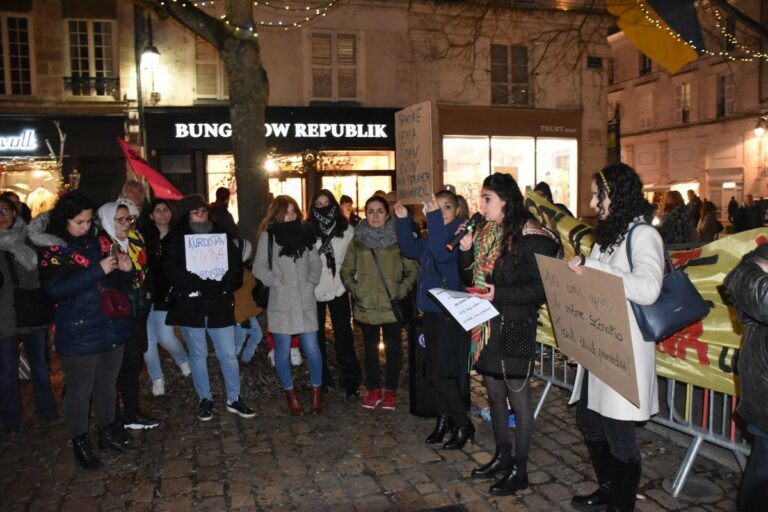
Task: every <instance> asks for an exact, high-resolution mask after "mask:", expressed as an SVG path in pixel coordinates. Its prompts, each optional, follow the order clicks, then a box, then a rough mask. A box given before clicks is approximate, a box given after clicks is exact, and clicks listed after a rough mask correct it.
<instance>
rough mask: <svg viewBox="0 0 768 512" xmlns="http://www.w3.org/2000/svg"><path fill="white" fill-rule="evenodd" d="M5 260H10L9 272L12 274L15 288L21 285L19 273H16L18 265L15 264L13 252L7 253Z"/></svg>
mask: <svg viewBox="0 0 768 512" xmlns="http://www.w3.org/2000/svg"><path fill="white" fill-rule="evenodd" d="M5 261H7V262H8V273H9V274H10V275H11V283H12V284H13V287H14V288H18V287H19V275H18V274H17V273H16V265H15V264H14V259H13V256H11V253H9V252H6V253H5Z"/></svg>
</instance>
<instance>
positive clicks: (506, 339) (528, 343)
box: [500, 317, 537, 359]
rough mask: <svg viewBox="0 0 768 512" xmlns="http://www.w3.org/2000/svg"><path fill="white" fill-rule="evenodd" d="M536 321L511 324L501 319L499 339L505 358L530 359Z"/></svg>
mask: <svg viewBox="0 0 768 512" xmlns="http://www.w3.org/2000/svg"><path fill="white" fill-rule="evenodd" d="M536 328H537V325H536V321H535V320H533V319H527V320H525V321H521V322H512V321H509V320H505V319H504V317H502V318H501V326H500V330H501V339H502V341H503V348H504V356H505V357H522V358H528V359H530V358H532V357H533V355H534V346H533V345H534V343H535V340H536Z"/></svg>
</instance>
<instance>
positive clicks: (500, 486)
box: [488, 462, 528, 496]
mask: <svg viewBox="0 0 768 512" xmlns="http://www.w3.org/2000/svg"><path fill="white" fill-rule="evenodd" d="M518 466H520V468H525V463H524V462H515V464H513V465H512V469H510V470H509V471H508V472H507V474H506V475H504V476H503V477H502V478H501V480H498V481H497V482H496V483H495V484H493V485H492V486H491V488H490V489H489V490H488V492H490V493H491V496H510V495H512V494H515V493H516V492H517V491H522V490H523V489H527V488H528V472H527V471H526V470H525V469H521V470H520V471H518V470H517V467H518Z"/></svg>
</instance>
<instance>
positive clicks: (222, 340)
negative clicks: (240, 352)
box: [181, 318, 240, 403]
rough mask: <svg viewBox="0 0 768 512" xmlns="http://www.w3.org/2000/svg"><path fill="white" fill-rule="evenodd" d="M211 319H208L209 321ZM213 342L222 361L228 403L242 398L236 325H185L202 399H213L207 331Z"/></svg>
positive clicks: (193, 374) (196, 384)
mask: <svg viewBox="0 0 768 512" xmlns="http://www.w3.org/2000/svg"><path fill="white" fill-rule="evenodd" d="M207 323H208V319H207V318H206V324H207ZM206 331H207V332H208V335H209V336H210V337H211V340H212V341H213V348H214V350H215V351H216V358H217V359H218V360H219V367H220V368H221V374H222V376H223V377H224V387H225V388H226V390H227V402H229V403H232V402H234V401H236V400H237V399H238V398H239V397H240V368H239V367H238V365H237V355H236V354H235V326H233V325H230V326H229V327H219V328H216V329H212V328H210V327H182V328H181V332H182V334H184V339H185V340H187V346H188V347H189V367H190V369H191V370H192V382H194V384H195V391H197V396H198V397H200V400H202V399H204V398H207V399H209V400H210V399H211V398H213V396H212V395H211V383H210V382H209V380H208V363H207V361H208V342H207V341H206V339H205V333H206Z"/></svg>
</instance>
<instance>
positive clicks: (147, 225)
mask: <svg viewBox="0 0 768 512" xmlns="http://www.w3.org/2000/svg"><path fill="white" fill-rule="evenodd" d="M159 204H164V205H165V206H167V207H168V209H169V210H171V224H170V226H173V204H172V203H171V202H170V201H169V200H168V199H163V198H162V197H156V198H154V199H153V200H152V201H151V202H150V203H149V205H148V206H147V207H145V208H144V209H142V210H141V213H140V214H139V219H138V220H137V221H136V226H137V227H138V228H139V232H140V233H141V234H142V235H143V236H144V237H145V238H146V237H147V235H150V234H151V235H153V236H157V237H158V238H159V237H160V231H159V230H158V229H157V226H155V223H154V222H153V221H152V217H151V215H152V214H153V213H154V212H155V208H157V205H159ZM170 226H169V227H170Z"/></svg>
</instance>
